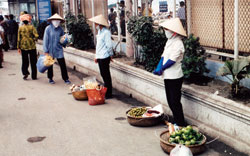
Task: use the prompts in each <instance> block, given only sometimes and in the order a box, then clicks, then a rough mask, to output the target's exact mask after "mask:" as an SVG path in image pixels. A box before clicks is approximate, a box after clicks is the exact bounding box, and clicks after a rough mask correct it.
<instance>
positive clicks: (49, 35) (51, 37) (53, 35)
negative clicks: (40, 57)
mask: <svg viewBox="0 0 250 156" xmlns="http://www.w3.org/2000/svg"><path fill="white" fill-rule="evenodd" d="M48 22H50V25H48V26H47V27H46V29H45V31H44V36H43V51H44V53H45V55H50V56H52V57H53V58H56V59H57V62H58V64H59V66H60V69H61V75H62V79H63V80H64V82H65V83H66V84H70V83H71V82H70V81H69V76H68V72H67V68H66V63H65V59H64V55H63V46H64V45H62V44H61V43H60V38H61V37H62V36H63V35H64V31H63V29H62V27H60V23H63V22H64V19H63V18H62V17H61V16H59V15H58V14H54V15H53V16H51V17H50V18H48ZM47 77H48V79H49V83H50V84H54V83H55V81H54V80H53V66H51V67H50V68H49V69H48V73H47Z"/></svg>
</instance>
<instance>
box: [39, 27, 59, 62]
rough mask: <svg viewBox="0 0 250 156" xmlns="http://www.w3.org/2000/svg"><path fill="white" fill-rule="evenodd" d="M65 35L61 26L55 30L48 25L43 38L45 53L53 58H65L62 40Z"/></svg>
mask: <svg viewBox="0 0 250 156" xmlns="http://www.w3.org/2000/svg"><path fill="white" fill-rule="evenodd" d="M63 35H64V32H63V29H62V28H61V27H60V26H59V27H57V28H55V27H54V26H53V25H52V24H50V25H48V26H47V27H46V29H45V31H44V36H43V51H44V52H45V53H49V54H50V55H51V56H52V57H53V58H63V57H64V56H63V47H62V45H61V44H60V38H61V36H63Z"/></svg>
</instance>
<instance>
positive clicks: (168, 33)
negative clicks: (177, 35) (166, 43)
mask: <svg viewBox="0 0 250 156" xmlns="http://www.w3.org/2000/svg"><path fill="white" fill-rule="evenodd" d="M173 34H174V33H173V32H171V31H168V30H165V35H166V37H167V38H168V39H170V38H171V37H172V36H173Z"/></svg>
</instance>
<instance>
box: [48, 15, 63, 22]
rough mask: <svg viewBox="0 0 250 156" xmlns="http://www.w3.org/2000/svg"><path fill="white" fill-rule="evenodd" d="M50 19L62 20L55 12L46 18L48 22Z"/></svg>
mask: <svg viewBox="0 0 250 156" xmlns="http://www.w3.org/2000/svg"><path fill="white" fill-rule="evenodd" d="M51 20H61V22H64V19H63V18H62V17H61V16H60V15H58V14H57V13H55V14H54V15H53V16H51V17H50V18H48V21H49V22H50V21H51Z"/></svg>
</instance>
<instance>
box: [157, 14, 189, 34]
mask: <svg viewBox="0 0 250 156" xmlns="http://www.w3.org/2000/svg"><path fill="white" fill-rule="evenodd" d="M160 26H162V27H163V28H166V29H168V30H171V31H173V32H176V33H177V34H179V35H182V36H187V34H186V31H185V30H184V28H183V26H182V24H181V21H180V19H179V18H172V19H168V20H166V21H165V22H162V23H160Z"/></svg>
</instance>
